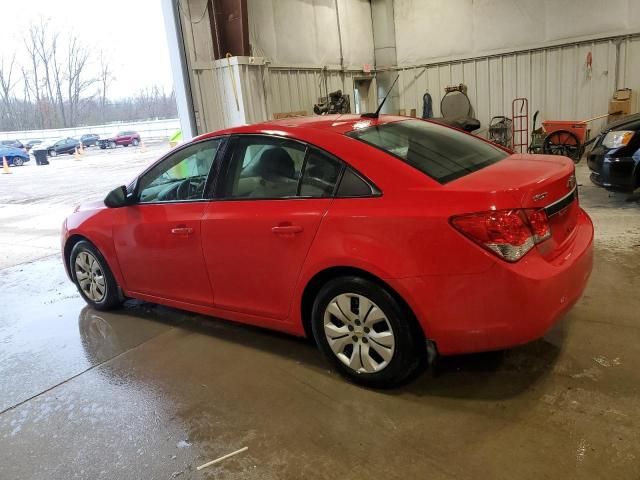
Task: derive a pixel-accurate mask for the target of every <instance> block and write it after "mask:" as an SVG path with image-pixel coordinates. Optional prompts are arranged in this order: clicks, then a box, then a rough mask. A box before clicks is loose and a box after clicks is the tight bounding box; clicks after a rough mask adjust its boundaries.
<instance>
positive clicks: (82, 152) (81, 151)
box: [78, 142, 84, 155]
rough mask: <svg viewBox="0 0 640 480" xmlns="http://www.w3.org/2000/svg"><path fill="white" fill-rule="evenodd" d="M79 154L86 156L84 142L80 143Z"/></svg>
mask: <svg viewBox="0 0 640 480" xmlns="http://www.w3.org/2000/svg"><path fill="white" fill-rule="evenodd" d="M78 152H79V153H80V155H84V145H82V142H80V148H79V149H78Z"/></svg>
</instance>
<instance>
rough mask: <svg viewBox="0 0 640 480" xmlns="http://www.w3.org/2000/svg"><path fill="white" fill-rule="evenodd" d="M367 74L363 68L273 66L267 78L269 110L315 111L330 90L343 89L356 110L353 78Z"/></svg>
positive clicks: (276, 111) (273, 111)
mask: <svg viewBox="0 0 640 480" xmlns="http://www.w3.org/2000/svg"><path fill="white" fill-rule="evenodd" d="M364 76H366V75H365V74H364V73H363V72H356V71H346V72H340V71H337V70H322V69H320V68H308V69H297V68H292V67H288V68H284V67H277V68H270V69H269V71H268V81H267V87H266V88H267V99H268V103H269V114H270V116H271V117H272V116H273V114H274V113H282V112H295V111H302V110H304V111H306V112H307V113H308V114H309V115H311V114H312V113H313V105H314V104H315V103H318V98H319V97H324V96H326V94H327V92H333V91H336V90H342V93H343V94H346V95H349V96H350V101H351V111H352V112H353V111H355V110H354V103H353V102H354V82H353V80H354V78H357V77H364Z"/></svg>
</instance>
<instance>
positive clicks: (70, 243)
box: [63, 233, 98, 281]
mask: <svg viewBox="0 0 640 480" xmlns="http://www.w3.org/2000/svg"><path fill="white" fill-rule="evenodd" d="M83 240H84V241H86V242H89V243H90V244H92V245H93V246H95V245H96V244H95V243H93V242H92V241H91V240H90V239H89V238H87V237H85V236H84V235H80V234H78V233H74V234H73V235H70V236H69V238H67V241H66V242H65V244H64V249H63V255H64V257H63V260H64V267H65V269H66V270H67V275H68V276H69V278H70V279H71V280H72V281H75V279H74V278H73V268H71V250H73V247H75V246H76V244H77V243H79V242H81V241H83ZM96 248H98V247H96Z"/></svg>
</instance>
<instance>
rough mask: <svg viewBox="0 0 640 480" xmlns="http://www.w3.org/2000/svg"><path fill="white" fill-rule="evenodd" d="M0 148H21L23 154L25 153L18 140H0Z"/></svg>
mask: <svg viewBox="0 0 640 480" xmlns="http://www.w3.org/2000/svg"><path fill="white" fill-rule="evenodd" d="M0 147H14V148H21V149H23V150H24V151H25V152H26V151H27V150H26V148H25V147H24V145H23V144H22V142H21V141H20V140H0Z"/></svg>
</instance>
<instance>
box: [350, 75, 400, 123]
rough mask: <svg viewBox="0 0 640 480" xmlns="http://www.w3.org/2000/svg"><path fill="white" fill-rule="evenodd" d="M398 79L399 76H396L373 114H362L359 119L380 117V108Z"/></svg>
mask: <svg viewBox="0 0 640 480" xmlns="http://www.w3.org/2000/svg"><path fill="white" fill-rule="evenodd" d="M399 78H400V75H398V76H397V77H396V79H395V80H394V81H393V83H392V84H391V88H389V91H388V92H387V94H386V95H385V96H384V98H383V99H382V101H381V102H380V105H378V109H377V110H376V111H375V112H374V113H363V114H362V115H360V118H378V117H379V116H380V110H382V106H383V105H384V102H386V101H387V97H388V96H389V94H390V93H391V90H393V87H395V85H396V82H397V81H398V79H399Z"/></svg>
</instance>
